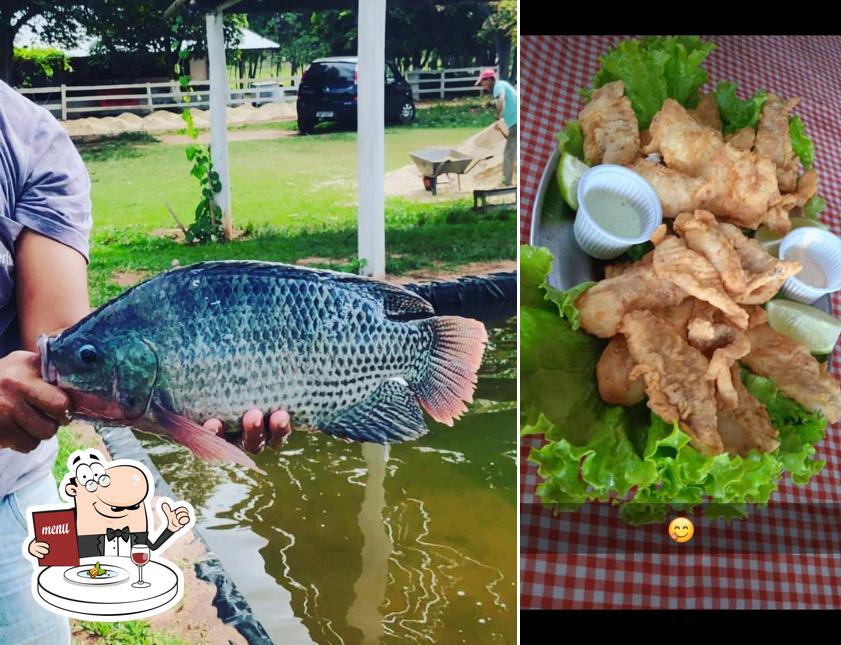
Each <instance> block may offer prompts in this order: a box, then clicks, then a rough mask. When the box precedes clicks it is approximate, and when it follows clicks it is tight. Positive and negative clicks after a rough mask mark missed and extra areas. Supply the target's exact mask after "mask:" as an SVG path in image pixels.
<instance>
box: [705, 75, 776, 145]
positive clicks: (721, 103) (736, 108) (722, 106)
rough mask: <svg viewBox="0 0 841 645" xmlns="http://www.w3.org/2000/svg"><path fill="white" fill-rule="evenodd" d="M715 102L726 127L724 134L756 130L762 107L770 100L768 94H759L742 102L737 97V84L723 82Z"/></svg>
mask: <svg viewBox="0 0 841 645" xmlns="http://www.w3.org/2000/svg"><path fill="white" fill-rule="evenodd" d="M714 94H715V101H716V103H718V111H719V113H720V114H721V122H722V124H723V125H724V134H731V133H733V132H735V131H736V130H741V129H742V128H746V127H751V128H753V129H754V130H756V126H757V124H758V123H759V117H760V115H761V114H762V107H763V106H764V105H765V101H766V100H768V94H767V93H765V92H757V93H756V94H754V95H753V96H752V97H751V98H749V99H747V100H744V101H743V100H742V99H740V98H739V97H737V96H736V84H735V83H727V82H721V83H719V84H718V85H716V88H715V92H714Z"/></svg>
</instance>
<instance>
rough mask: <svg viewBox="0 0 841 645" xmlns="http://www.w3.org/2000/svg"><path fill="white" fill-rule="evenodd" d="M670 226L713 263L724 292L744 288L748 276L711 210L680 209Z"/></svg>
mask: <svg viewBox="0 0 841 645" xmlns="http://www.w3.org/2000/svg"><path fill="white" fill-rule="evenodd" d="M674 228H675V232H677V233H678V234H679V235H680V236H681V237H682V238H683V239H684V240H685V241H686V246H688V247H689V248H690V249H692V250H693V251H696V252H698V253H700V254H701V255H703V256H704V257H705V258H707V260H709V262H710V264H712V265H713V266H714V267H715V269H716V271H718V272H719V274H720V275H721V282H722V283H723V284H724V288H725V289H727V292H728V293H730V294H736V293H741V292H742V291H744V289H745V287H746V286H747V281H748V279H747V276H746V275H745V272H744V270H743V269H742V264H741V260H740V258H739V254H738V253H737V252H736V249H735V248H733V243H732V242H731V241H729V240H728V239H727V237H725V235H724V233H723V232H722V231H721V228H719V225H718V221H717V220H716V219H715V216H713V214H712V213H710V212H709V211H704V210H696V211H695V212H694V213H681V214H680V215H678V217H677V219H675V225H674Z"/></svg>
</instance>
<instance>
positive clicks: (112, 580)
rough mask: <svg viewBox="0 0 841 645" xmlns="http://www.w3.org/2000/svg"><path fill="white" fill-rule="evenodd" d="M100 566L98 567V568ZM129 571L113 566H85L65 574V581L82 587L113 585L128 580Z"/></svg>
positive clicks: (73, 568) (74, 568) (72, 569)
mask: <svg viewBox="0 0 841 645" xmlns="http://www.w3.org/2000/svg"><path fill="white" fill-rule="evenodd" d="M97 565H98V566H97ZM128 577H129V575H128V571H126V570H125V569H123V568H122V567H118V566H115V565H113V564H106V565H104V566H103V565H100V564H99V563H98V562H97V563H95V564H94V565H93V566H91V565H90V564H83V565H81V566H78V567H71V568H69V569H68V570H67V571H65V572H64V579H65V580H68V581H69V582H73V583H75V584H81V585H113V584H117V583H118V582H124V581H125V580H128Z"/></svg>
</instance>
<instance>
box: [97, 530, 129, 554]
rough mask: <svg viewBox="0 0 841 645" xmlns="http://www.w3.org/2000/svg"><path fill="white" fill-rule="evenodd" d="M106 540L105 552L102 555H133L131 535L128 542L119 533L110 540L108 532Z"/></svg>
mask: <svg viewBox="0 0 841 645" xmlns="http://www.w3.org/2000/svg"><path fill="white" fill-rule="evenodd" d="M104 540H105V548H104V549H103V551H104V553H103V554H102V555H118V556H120V555H123V556H126V557H129V556H131V536H129V540H128V542H126V541H125V540H123V538H121V537H120V536H119V535H115V536H114V539H113V540H109V539H108V534H107V533H106V534H105V537H104Z"/></svg>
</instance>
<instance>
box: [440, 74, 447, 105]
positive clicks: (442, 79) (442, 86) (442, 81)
mask: <svg viewBox="0 0 841 645" xmlns="http://www.w3.org/2000/svg"><path fill="white" fill-rule="evenodd" d="M446 74H447V70H445V69H442V70H441V98H442V99H443V98H444V77H445V75H446Z"/></svg>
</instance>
